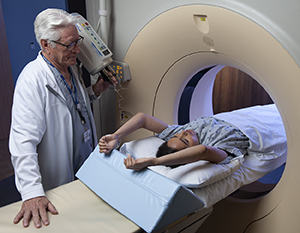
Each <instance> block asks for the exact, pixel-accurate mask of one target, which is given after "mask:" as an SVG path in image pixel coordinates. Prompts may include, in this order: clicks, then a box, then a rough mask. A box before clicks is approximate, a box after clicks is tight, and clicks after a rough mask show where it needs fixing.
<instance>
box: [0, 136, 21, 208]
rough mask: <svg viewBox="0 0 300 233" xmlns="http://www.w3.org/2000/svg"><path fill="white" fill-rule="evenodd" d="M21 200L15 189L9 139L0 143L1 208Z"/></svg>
mask: <svg viewBox="0 0 300 233" xmlns="http://www.w3.org/2000/svg"><path fill="white" fill-rule="evenodd" d="M19 200H21V197H20V194H19V192H18V191H17V189H16V187H15V181H14V171H13V167H12V165H11V161H10V153H9V150H8V139H4V140H1V141H0V207H2V206H5V205H8V204H10V203H13V202H16V201H19Z"/></svg>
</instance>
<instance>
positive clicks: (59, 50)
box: [48, 25, 80, 68]
mask: <svg viewBox="0 0 300 233" xmlns="http://www.w3.org/2000/svg"><path fill="white" fill-rule="evenodd" d="M78 39H79V34H78V31H77V29H76V27H75V26H74V25H70V26H68V27H65V28H62V29H61V38H60V39H59V40H58V41H57V42H59V43H61V44H64V45H70V44H71V43H73V42H76V41H78ZM61 44H58V43H56V46H55V48H53V47H52V46H49V50H48V51H49V52H48V58H49V59H50V61H51V62H52V63H53V65H54V66H56V67H57V68H66V67H69V66H72V65H75V63H76V58H77V54H78V53H79V52H80V50H79V47H78V45H77V44H76V46H75V47H74V48H73V49H72V50H70V51H69V50H68V49H67V47H66V46H63V45H61Z"/></svg>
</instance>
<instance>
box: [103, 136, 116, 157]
mask: <svg viewBox="0 0 300 233" xmlns="http://www.w3.org/2000/svg"><path fill="white" fill-rule="evenodd" d="M117 144H118V137H117V136H116V135H115V134H108V135H105V136H103V137H102V138H100V140H99V143H98V145H99V152H100V153H105V154H107V153H109V152H111V151H112V150H113V149H114V148H115V147H116V146H117Z"/></svg>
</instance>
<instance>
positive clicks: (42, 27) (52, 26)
mask: <svg viewBox="0 0 300 233" xmlns="http://www.w3.org/2000/svg"><path fill="white" fill-rule="evenodd" d="M75 23H76V18H75V17H74V16H73V15H71V14H69V13H68V12H66V11H64V10H61V9H46V10H44V11H42V12H41V13H39V14H38V15H37V16H36V18H35V21H34V33H35V37H36V40H37V42H38V43H39V45H40V47H41V49H43V48H42V45H41V39H45V40H48V41H51V40H59V39H60V37H61V34H60V30H59V29H61V28H64V27H68V26H69V25H75ZM51 45H52V47H55V44H54V43H52V44H51Z"/></svg>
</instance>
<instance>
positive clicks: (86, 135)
mask: <svg viewBox="0 0 300 233" xmlns="http://www.w3.org/2000/svg"><path fill="white" fill-rule="evenodd" d="M91 137H92V133H91V129H88V130H86V131H85V132H84V133H83V138H84V142H87V141H88V140H90V139H91Z"/></svg>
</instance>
